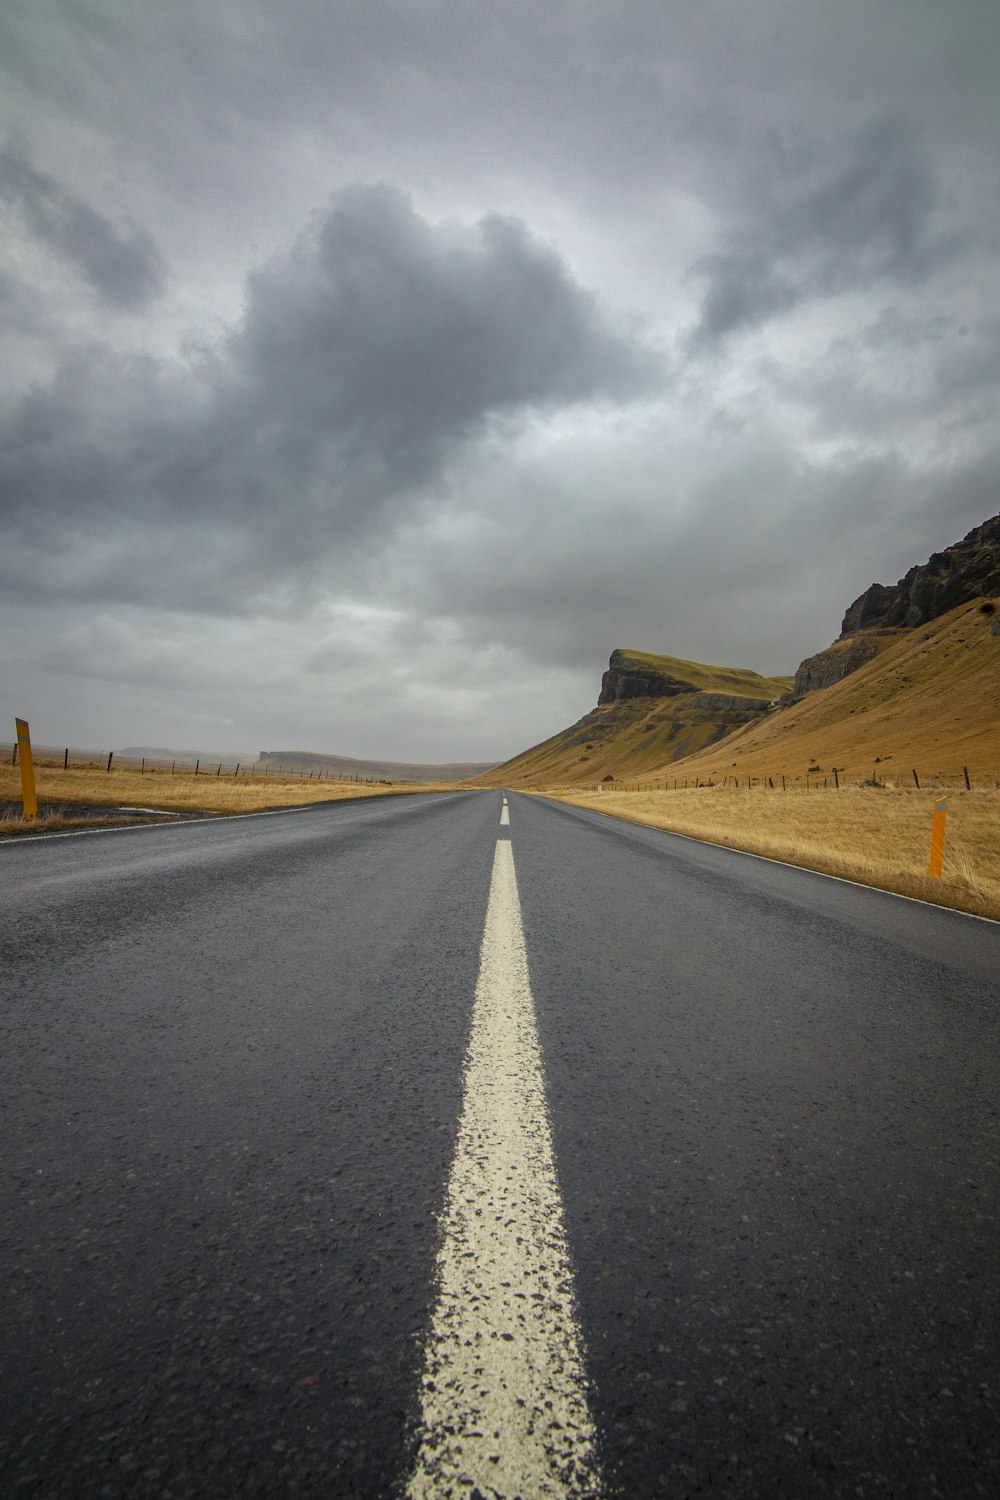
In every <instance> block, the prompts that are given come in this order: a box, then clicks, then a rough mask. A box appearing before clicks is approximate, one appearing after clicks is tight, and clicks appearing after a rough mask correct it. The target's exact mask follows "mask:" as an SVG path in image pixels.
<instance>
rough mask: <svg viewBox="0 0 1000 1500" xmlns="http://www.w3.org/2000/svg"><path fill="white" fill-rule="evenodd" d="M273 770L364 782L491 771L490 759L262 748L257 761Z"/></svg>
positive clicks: (451, 778)
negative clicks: (429, 759)
mask: <svg viewBox="0 0 1000 1500" xmlns="http://www.w3.org/2000/svg"><path fill="white" fill-rule="evenodd" d="M255 764H256V765H258V766H262V767H263V766H270V768H271V770H272V771H277V769H278V768H279V766H280V767H283V769H284V770H286V771H306V772H308V771H325V772H327V773H328V774H329V775H331V776H344V777H349V778H350V777H355V778H357V779H359V780H362V781H415V782H428V781H467V780H468V779H469V778H470V777H472V776H481V775H483V773H484V772H486V771H489V770H490V764H489V762H485V763H484V762H483V761H474V762H467V761H448V762H446V763H444V764H441V765H437V764H435V765H424V764H422V763H420V762H418V761H395V760H363V759H361V758H358V757H352V756H349V755H322V754H319V753H318V752H314V751H312V750H262V751H261V752H260V755H259V756H258V757H257V760H256V762H255Z"/></svg>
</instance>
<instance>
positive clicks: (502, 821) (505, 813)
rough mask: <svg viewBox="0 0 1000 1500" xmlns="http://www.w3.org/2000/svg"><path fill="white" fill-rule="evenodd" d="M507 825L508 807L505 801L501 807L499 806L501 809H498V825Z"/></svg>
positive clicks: (502, 826)
mask: <svg viewBox="0 0 1000 1500" xmlns="http://www.w3.org/2000/svg"><path fill="white" fill-rule="evenodd" d="M509 826H510V808H509V807H508V806H507V804H506V802H505V803H504V805H503V807H501V809H500V827H501V828H504V827H509Z"/></svg>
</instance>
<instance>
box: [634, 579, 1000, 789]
mask: <svg viewBox="0 0 1000 1500" xmlns="http://www.w3.org/2000/svg"><path fill="white" fill-rule="evenodd" d="M998 621H1000V611H997V610H996V607H995V606H994V604H993V603H992V601H990V600H984V599H979V600H975V601H973V602H971V603H967V604H962V605H959V606H958V607H957V608H956V609H952V610H950V611H949V612H948V613H947V614H945V615H943V616H941V617H940V618H939V619H936V620H932V621H930V622H929V623H928V624H927V625H926V626H925V627H924V628H923V629H911V630H904V631H894V632H893V633H892V634H891V635H888V636H884V637H881V638H880V639H879V640H878V641H877V647H878V650H877V655H876V656H875V657H874V658H873V659H872V660H870V661H868V662H867V663H866V664H864V665H863V666H860V667H858V668H857V669H856V670H855V671H853V672H851V673H850V674H849V675H848V676H846V677H844V678H843V679H842V680H841V681H838V682H834V683H833V684H832V685H831V686H829V687H824V688H819V689H816V690H814V691H812V692H810V693H808V694H807V696H806V697H804V698H802V699H801V700H800V701H799V702H797V703H794V704H792V705H791V706H790V707H787V708H779V709H776V710H775V711H773V712H772V713H770V714H768V715H767V717H766V718H764V719H760V720H758V721H757V722H755V723H753V724H750V725H747V726H746V727H744V728H742V729H740V730H737V731H736V732H735V733H733V734H732V735H730V736H728V737H727V738H726V739H725V740H724V741H722V742H720V743H718V744H716V745H714V746H712V747H711V748H710V749H709V750H708V751H707V752H700V753H699V752H696V753H694V754H692V755H689V756H687V757H685V758H684V759H683V760H682V761H680V762H679V763H677V764H673V763H670V764H669V772H670V776H671V779H672V778H673V777H674V776H675V775H680V776H687V777H694V778H698V777H701V778H704V779H711V780H722V779H723V778H725V777H726V776H771V777H777V776H785V777H786V778H791V779H795V778H797V779H798V780H800V781H802V782H803V783H804V782H805V779H806V776H807V775H809V774H810V767H817V766H818V767H819V773H822V774H823V775H827V776H831V777H832V768H833V767H834V766H836V767H838V770H840V771H842V773H843V777H844V778H846V779H847V780H861V779H866V778H871V777H873V776H877V777H878V778H879V779H880V780H896V779H897V778H898V779H900V780H901V781H908V782H909V783H910V784H911V785H912V774H911V773H912V771H913V770H914V769H915V770H916V771H917V773H918V775H919V776H922V777H926V778H927V779H928V780H930V779H932V778H933V777H935V776H938V775H942V776H946V777H954V776H957V775H961V769H962V767H963V766H967V767H968V768H969V771H970V773H971V774H972V776H973V777H974V778H979V779H985V778H990V779H994V778H1000V634H996V633H994V627H995V625H996V622H998ZM838 644H839V643H838ZM834 649H836V648H831V650H834ZM822 654H823V653H821V655H822ZM667 765H668V762H667V761H666V760H665V761H664V764H663V766H662V767H661V768H660V770H661V771H662V772H664V773H665V772H666V769H667ZM819 773H817V772H816V771H813V772H812V773H811V774H812V777H813V779H815V778H816V776H817V774H819Z"/></svg>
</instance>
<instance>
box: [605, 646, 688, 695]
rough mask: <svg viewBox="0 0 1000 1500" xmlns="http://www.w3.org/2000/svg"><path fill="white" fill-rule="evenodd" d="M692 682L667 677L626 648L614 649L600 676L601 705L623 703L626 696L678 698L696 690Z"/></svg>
mask: <svg viewBox="0 0 1000 1500" xmlns="http://www.w3.org/2000/svg"><path fill="white" fill-rule="evenodd" d="M695 691H696V689H695V686H694V683H692V682H682V681H681V680H680V679H679V678H677V677H668V676H667V675H666V674H665V673H663V672H657V671H656V669H655V668H654V667H650V666H647V665H646V664H645V663H644V662H641V661H636V660H635V659H633V658H631V657H629V656H627V655H626V654H625V652H624V651H612V653H611V661H610V663H609V665H608V670H607V671H606V672H605V674H604V676H603V677H602V678H601V695H600V697H599V698H598V700H597V704H598V707H601V706H602V705H603V704H607V703H622V702H623V701H624V700H625V699H626V698H676V697H677V695H678V693H693V692H695Z"/></svg>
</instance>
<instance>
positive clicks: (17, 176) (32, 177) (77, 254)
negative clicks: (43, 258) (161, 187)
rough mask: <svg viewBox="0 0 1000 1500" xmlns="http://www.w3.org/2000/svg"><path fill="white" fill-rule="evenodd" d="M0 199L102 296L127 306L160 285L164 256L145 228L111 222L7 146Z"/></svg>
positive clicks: (0, 167)
mask: <svg viewBox="0 0 1000 1500" xmlns="http://www.w3.org/2000/svg"><path fill="white" fill-rule="evenodd" d="M0 200H2V201H3V202H4V203H6V204H7V205H8V207H10V208H17V209H19V210H20V212H21V214H22V215H23V217H24V221H25V223H26V224H27V226H28V228H29V230H30V231H31V233H32V234H33V235H34V236H35V237H36V238H37V239H38V240H40V241H41V242H42V243H43V244H44V245H46V246H47V247H48V249H50V250H52V251H54V252H55V253H56V254H57V255H59V256H61V257H62V259H63V260H64V261H66V262H67V263H68V264H69V265H70V266H72V267H73V268H74V270H76V272H77V273H78V274H79V275H80V276H82V277H83V279H84V280H85V281H86V282H88V283H89V285H90V286H91V288H92V289H93V290H94V291H95V292H96V293H97V295H98V296H99V297H100V298H101V299H102V300H103V301H105V302H107V303H109V304H111V305H112V306H115V307H118V308H122V309H126V310H132V309H135V308H138V307H141V306H143V305H144V304H145V303H147V302H149V301H150V300H151V299H152V298H154V297H156V296H157V295H158V294H159V293H160V291H161V290H162V288H163V283H164V274H165V268H164V264H163V259H162V257H161V255H160V253H159V251H158V249H157V247H156V242H155V241H154V239H153V236H152V235H151V234H150V233H149V231H148V230H147V229H145V228H143V227H142V226H139V225H129V226H128V227H124V228H122V227H119V226H117V225H115V224H112V223H111V221H110V220H109V219H107V218H105V216H104V215H103V214H101V213H98V211H97V210H96V209H95V208H93V207H92V205H91V204H89V203H87V202H86V201H85V200H84V199H83V198H81V197H78V196H77V195H76V194H74V193H72V192H70V191H69V190H68V189H67V188H65V187H63V186H61V185H60V184H59V183H58V182H56V181H55V179H54V178H52V177H50V176H48V175H47V174H46V173H45V172H40V171H38V170H37V169H36V168H35V167H33V166H32V165H31V164H30V162H29V161H28V160H27V159H26V158H25V157H24V156H22V155H19V154H18V153H17V152H15V151H13V150H11V149H9V148H8V149H7V150H3V151H0Z"/></svg>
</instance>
